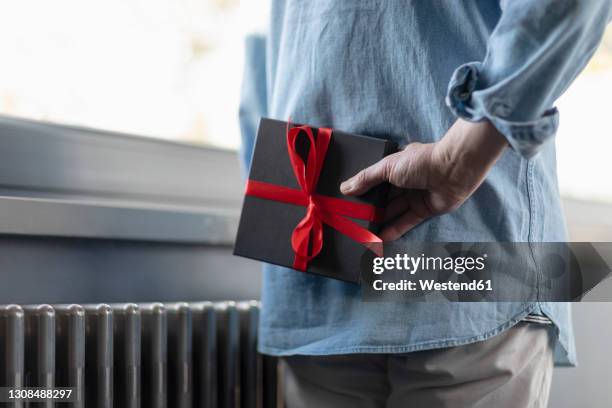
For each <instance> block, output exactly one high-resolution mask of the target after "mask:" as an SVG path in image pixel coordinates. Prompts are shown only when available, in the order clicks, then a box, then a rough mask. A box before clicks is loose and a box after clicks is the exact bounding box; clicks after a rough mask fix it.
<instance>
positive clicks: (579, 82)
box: [557, 26, 612, 222]
mask: <svg viewBox="0 0 612 408" xmlns="http://www.w3.org/2000/svg"><path fill="white" fill-rule="evenodd" d="M610 93H612V26H608V30H607V32H606V35H605V38H604V41H603V42H602V44H601V46H600V47H599V49H598V50H597V53H596V54H595V56H594V57H593V59H592V60H591V61H590V63H589V65H588V66H587V68H586V69H585V70H584V71H583V72H582V73H581V74H580V76H579V77H578V79H576V81H575V82H574V83H573V84H572V86H571V87H570V88H569V89H568V91H567V92H566V93H565V94H564V95H563V96H562V97H561V98H560V100H559V103H558V106H559V111H560V112H561V119H560V125H559V133H558V135H557V146H558V171H559V184H560V188H561V193H562V194H563V195H564V196H565V197H566V198H573V199H579V200H593V201H600V202H609V203H612V177H611V175H612V160H611V157H612V122H611V119H610V114H611V112H612V104H611V103H610ZM602 221H603V220H602ZM610 221H611V220H608V222H610Z"/></svg>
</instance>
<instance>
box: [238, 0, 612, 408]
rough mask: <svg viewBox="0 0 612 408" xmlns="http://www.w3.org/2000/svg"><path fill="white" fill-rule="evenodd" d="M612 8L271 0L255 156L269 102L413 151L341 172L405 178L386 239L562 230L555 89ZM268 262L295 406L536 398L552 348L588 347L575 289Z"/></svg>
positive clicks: (573, 70)
mask: <svg viewBox="0 0 612 408" xmlns="http://www.w3.org/2000/svg"><path fill="white" fill-rule="evenodd" d="M611 10H612V5H611V2H610V1H609V0H580V1H578V0H564V1H561V0H558V1H557V0H538V1H535V0H507V1H500V2H496V1H491V0H486V1H485V0H483V1H463V2H457V1H452V0H446V1H443V0H440V1H406V0H354V1H347V0H309V1H302V0H274V1H273V5H272V10H271V15H270V27H269V31H268V33H267V35H266V38H265V40H262V39H259V40H257V39H251V42H250V43H249V44H248V45H249V47H248V48H247V50H248V55H247V70H246V72H245V75H246V76H245V82H244V87H243V91H244V92H243V103H242V106H241V125H242V131H243V140H244V150H243V152H244V159H245V162H246V163H247V164H248V162H249V160H248V158H249V157H250V152H251V149H252V146H253V142H254V137H255V129H256V127H257V123H258V120H259V117H261V116H267V117H272V118H277V119H282V120H286V119H287V118H289V117H292V118H293V120H294V121H296V122H301V123H309V124H312V125H315V126H317V125H320V126H323V125H324V126H330V127H335V128H338V129H342V130H345V131H348V132H353V133H357V134H366V135H371V136H375V137H381V138H389V139H392V140H394V141H396V142H398V143H399V144H400V145H401V146H405V148H404V149H403V150H402V151H400V152H399V153H396V154H394V155H391V156H389V157H387V158H385V159H384V160H382V161H380V162H379V163H377V164H375V165H374V166H372V167H370V168H368V169H364V170H363V171H362V172H360V173H359V174H357V175H356V176H355V177H353V178H351V179H349V180H347V181H346V182H344V183H343V184H342V186H341V191H342V192H343V193H344V194H348V195H359V194H362V193H364V192H366V191H367V190H368V189H370V188H372V187H373V186H375V185H377V184H379V183H382V182H390V183H391V184H393V185H394V186H396V188H397V190H398V191H399V194H396V195H395V196H394V198H393V199H392V200H391V201H390V203H389V205H388V208H387V226H386V228H385V229H384V230H383V231H382V237H383V238H384V239H385V240H395V239H398V240H401V241H403V242H406V246H407V247H408V245H409V242H410V241H431V242H445V241H470V242H472V241H486V242H488V241H512V242H539V241H542V242H546V241H565V240H567V237H566V231H565V226H564V220H563V215H562V210H561V204H560V199H559V192H558V189H557V180H556V174H555V146H554V143H553V141H552V139H553V138H554V135H555V132H556V129H557V125H558V116H559V113H558V112H557V111H556V109H555V108H554V101H555V100H556V99H557V98H558V97H559V95H561V94H562V93H563V92H564V91H565V89H566V88H567V87H568V86H569V85H570V83H571V82H572V80H573V79H574V78H575V77H576V76H577V75H578V73H579V72H580V71H581V70H582V69H583V67H584V66H585V65H586V63H587V62H588V60H589V58H590V57H591V55H592V53H593V52H594V50H595V49H596V47H597V45H598V43H599V42H600V39H601V37H602V34H603V31H604V29H605V26H606V24H607V22H608V21H609V20H610V17H611V15H612V11H611ZM577 136H579V135H577ZM401 241H400V242H401ZM264 268H265V278H264V289H263V295H262V300H263V310H262V314H261V329H260V343H259V349H260V351H261V352H263V353H267V354H272V355H278V356H286V357H285V359H284V365H285V371H286V374H287V378H286V384H285V392H286V398H287V403H288V406H289V407H290V408H293V407H391V408H394V407H406V406H415V407H540V406H546V404H547V400H548V393H549V387H550V381H551V374H552V365H553V360H554V362H556V363H557V364H559V365H572V364H574V362H575V351H574V342H573V336H572V329H571V321H570V310H569V305H567V304H562V303H539V302H533V303H529V302H528V303H520V302H516V303H454V304H453V303H450V304H422V303H413V304H399V303H363V302H361V299H360V288H359V287H358V286H356V285H352V284H348V283H342V282H338V281H335V280H330V279H326V278H321V277H315V276H311V275H307V274H303V273H296V272H295V271H292V270H289V269H285V268H281V267H276V266H272V265H266V266H265V267H264Z"/></svg>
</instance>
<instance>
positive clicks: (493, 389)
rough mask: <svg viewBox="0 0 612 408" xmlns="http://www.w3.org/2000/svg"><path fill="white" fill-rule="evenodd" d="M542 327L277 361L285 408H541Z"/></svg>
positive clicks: (545, 339) (548, 363) (544, 376)
mask: <svg viewBox="0 0 612 408" xmlns="http://www.w3.org/2000/svg"><path fill="white" fill-rule="evenodd" d="M549 330H550V326H546V325H538V324H533V323H519V324H518V325H516V326H514V327H513V328H511V329H509V330H506V331H505V332H503V333H501V334H499V335H498V336H495V337H493V338H491V339H488V340H485V341H481V342H477V343H472V344H468V345H464V346H458V347H449V348H444V349H438V350H427V351H419V352H414V353H407V354H350V355H338V356H293V357H287V358H285V359H284V360H283V368H284V372H285V377H284V393H285V400H286V406H287V408H305V407H308V408H327V407H333V408H344V407H351V408H383V407H386V408H400V407H401V408H412V407H416V408H437V407H440V408H442V407H453V408H454V407H457V408H472V407H473V408H481V407H487V408H488V407H493V408H506V407H507V408H523V407H530V408H531V407H534V408H535V407H546V406H547V402H548V395H549V391H550V383H551V377H552V371H553V356H552V348H551V339H550V335H549Z"/></svg>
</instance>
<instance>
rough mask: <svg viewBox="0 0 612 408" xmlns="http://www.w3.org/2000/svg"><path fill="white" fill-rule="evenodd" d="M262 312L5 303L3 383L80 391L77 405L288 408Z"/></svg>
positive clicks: (253, 305)
mask: <svg viewBox="0 0 612 408" xmlns="http://www.w3.org/2000/svg"><path fill="white" fill-rule="evenodd" d="M258 316H259V304H258V303H257V302H254V301H252V302H237V303H236V302H219V303H211V302H200V303H171V304H162V303H151V304H138V305H137V304H113V305H106V304H98V305H54V306H50V305H33V306H18V305H2V306H0V386H2V387H14V388H18V387H47V388H50V387H54V386H55V387H73V388H74V389H75V392H76V393H77V394H78V397H79V398H78V402H77V403H74V404H72V403H71V404H70V405H68V404H67V403H64V406H71V407H96V408H97V407H100V408H110V407H120V408H124V407H125V408H132V407H143V408H149V407H151V408H161V407H169V408H175V407H176V408H187V407H190V408H191V407H210V408H213V407H215V408H216V407H223V408H226V407H227V408H229V407H231V408H236V407H242V408H251V407H253V408H255V407H262V408H268V407H272V408H276V407H280V406H281V399H280V398H278V387H277V362H276V360H275V359H274V358H272V357H268V356H263V355H260V354H258V353H257V351H256V342H257V322H258ZM0 405H1V404H0ZM7 406H11V407H20V408H21V407H24V408H25V407H27V406H28V405H25V404H22V403H12V405H7ZM37 406H44V407H52V406H54V405H53V403H51V402H49V403H44V404H42V403H40V404H37ZM57 406H62V404H58V405H57Z"/></svg>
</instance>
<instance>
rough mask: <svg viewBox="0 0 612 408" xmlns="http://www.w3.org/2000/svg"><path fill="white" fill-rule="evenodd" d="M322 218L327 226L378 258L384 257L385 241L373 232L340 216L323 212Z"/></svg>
mask: <svg viewBox="0 0 612 408" xmlns="http://www.w3.org/2000/svg"><path fill="white" fill-rule="evenodd" d="M320 216H321V219H322V221H323V222H324V223H325V224H327V225H329V226H330V227H332V228H334V229H335V230H337V231H339V232H340V233H342V234H343V235H346V236H347V237H349V238H351V239H352V240H353V241H356V242H359V243H360V244H362V245H363V246H365V247H366V248H368V249H369V250H370V251H372V252H374V253H375V254H376V255H377V256H383V241H382V239H381V238H380V237H379V236H378V235H376V234H374V233H373V232H372V231H369V230H367V229H365V228H364V227H362V226H361V225H359V224H357V223H355V222H353V221H351V220H349V219H346V218H344V217H341V216H339V215H335V214H331V213H328V212H322V211H321V214H320Z"/></svg>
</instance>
